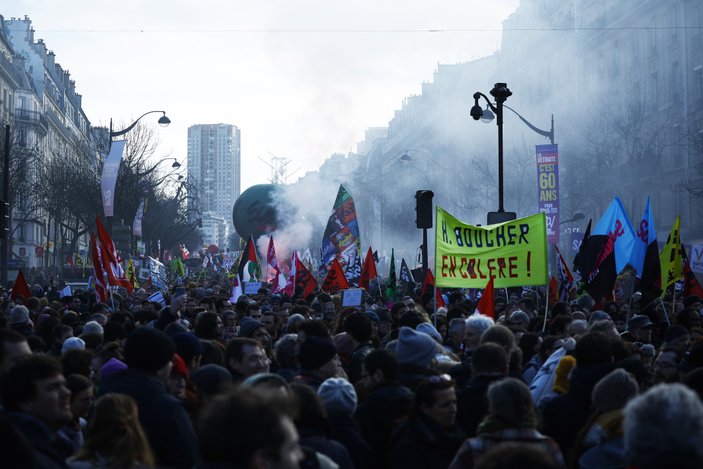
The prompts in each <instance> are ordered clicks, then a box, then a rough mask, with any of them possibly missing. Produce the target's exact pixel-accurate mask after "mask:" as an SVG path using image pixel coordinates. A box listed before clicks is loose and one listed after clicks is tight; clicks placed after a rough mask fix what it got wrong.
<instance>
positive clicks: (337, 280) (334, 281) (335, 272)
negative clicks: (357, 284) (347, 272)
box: [322, 258, 349, 292]
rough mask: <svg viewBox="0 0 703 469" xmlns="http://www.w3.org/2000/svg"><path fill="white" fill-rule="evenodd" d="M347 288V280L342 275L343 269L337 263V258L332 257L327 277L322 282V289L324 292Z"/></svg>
mask: <svg viewBox="0 0 703 469" xmlns="http://www.w3.org/2000/svg"><path fill="white" fill-rule="evenodd" d="M347 288H349V282H347V278H346V277H345V276H344V271H342V266H341V265H339V261H338V260H337V258H334V259H332V265H331V266H330V270H329V272H327V277H325V281H324V282H322V290H323V291H326V292H337V291H340V290H346V289H347Z"/></svg>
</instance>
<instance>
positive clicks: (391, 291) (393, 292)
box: [386, 249, 398, 301]
mask: <svg viewBox="0 0 703 469" xmlns="http://www.w3.org/2000/svg"><path fill="white" fill-rule="evenodd" d="M386 296H387V297H388V299H389V300H393V301H395V300H397V299H398V279H397V278H396V276H395V250H394V249H391V270H390V272H389V273H388V285H387V286H386Z"/></svg>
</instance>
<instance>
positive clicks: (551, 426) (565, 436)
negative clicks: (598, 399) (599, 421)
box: [542, 363, 613, 454]
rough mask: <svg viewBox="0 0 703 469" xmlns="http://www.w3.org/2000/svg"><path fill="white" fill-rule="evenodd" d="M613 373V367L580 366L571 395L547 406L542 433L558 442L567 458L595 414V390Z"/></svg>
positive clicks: (570, 383)
mask: <svg viewBox="0 0 703 469" xmlns="http://www.w3.org/2000/svg"><path fill="white" fill-rule="evenodd" d="M612 370H613V365H612V364H610V363H605V364H601V365H590V366H585V367H579V366H578V365H577V366H576V367H575V368H574V369H573V371H572V372H571V377H570V378H569V391H568V392H567V393H566V394H563V395H561V396H557V397H555V398H554V399H552V400H551V401H549V403H548V404H547V405H546V406H545V408H544V412H543V414H542V422H543V428H542V433H544V434H545V435H547V436H551V437H552V438H554V441H556V442H557V443H558V444H559V447H560V448H561V451H562V453H563V454H569V451H570V450H571V446H572V445H573V443H574V440H575V439H576V436H577V435H578V433H579V431H580V430H581V428H582V427H583V426H584V425H585V424H586V421H587V420H588V416H589V415H590V414H591V393H592V391H593V387H594V386H595V385H596V383H598V381H600V380H601V378H603V377H604V376H605V375H607V374H608V373H610V372H611V371H612Z"/></svg>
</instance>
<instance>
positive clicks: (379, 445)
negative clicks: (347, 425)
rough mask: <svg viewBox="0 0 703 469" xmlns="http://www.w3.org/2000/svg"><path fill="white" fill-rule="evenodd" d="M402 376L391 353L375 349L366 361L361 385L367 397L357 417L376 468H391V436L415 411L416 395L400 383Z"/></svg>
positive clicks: (358, 410) (360, 406)
mask: <svg viewBox="0 0 703 469" xmlns="http://www.w3.org/2000/svg"><path fill="white" fill-rule="evenodd" d="M399 377H400V363H398V360H397V358H395V356H393V354H392V353H390V352H389V351H387V350H384V349H379V350H374V351H373V352H371V353H369V354H368V355H367V356H366V358H365V359H364V366H363V368H362V372H361V379H362V381H361V384H362V386H363V387H364V389H365V391H367V392H368V395H367V397H366V401H365V402H363V403H361V404H360V405H359V407H358V409H357V412H356V418H357V420H358V422H359V427H360V429H361V432H362V435H363V436H364V438H365V439H366V441H367V442H368V443H369V445H371V449H372V450H373V452H374V455H375V459H376V466H377V467H388V463H389V461H388V458H389V453H390V446H389V442H390V437H391V434H392V433H393V430H394V429H395V428H396V426H397V424H398V423H399V422H400V421H401V420H402V419H404V418H406V417H407V416H408V415H409V414H410V411H411V409H412V404H413V399H414V395H413V392H412V391H411V390H410V389H408V388H407V387H405V386H403V385H401V384H400V383H399V382H398V379H399Z"/></svg>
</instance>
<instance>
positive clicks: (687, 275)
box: [681, 246, 703, 298]
mask: <svg viewBox="0 0 703 469" xmlns="http://www.w3.org/2000/svg"><path fill="white" fill-rule="evenodd" d="M681 251H683V295H684V298H685V297H687V296H691V295H695V296H697V297H699V298H703V288H702V287H701V284H700V283H698V279H697V278H696V274H694V273H693V271H692V270H691V264H689V262H688V254H686V250H685V249H684V248H683V246H681Z"/></svg>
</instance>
